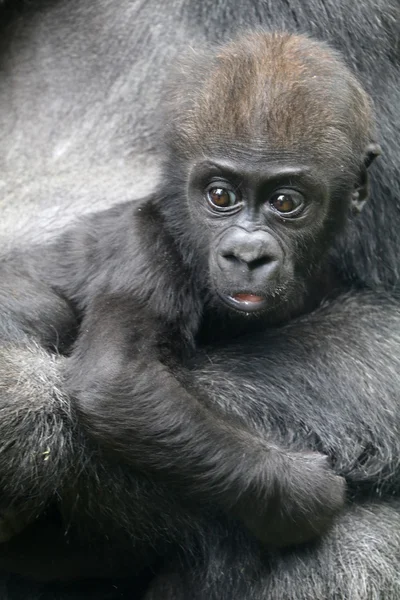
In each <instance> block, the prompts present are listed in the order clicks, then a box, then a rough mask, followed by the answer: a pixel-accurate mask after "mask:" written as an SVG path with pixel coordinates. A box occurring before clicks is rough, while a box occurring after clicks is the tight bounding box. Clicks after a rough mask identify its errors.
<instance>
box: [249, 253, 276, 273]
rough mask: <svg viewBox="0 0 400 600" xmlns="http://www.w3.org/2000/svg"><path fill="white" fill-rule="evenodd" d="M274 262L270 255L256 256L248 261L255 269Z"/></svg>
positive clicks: (252, 268)
mask: <svg viewBox="0 0 400 600" xmlns="http://www.w3.org/2000/svg"><path fill="white" fill-rule="evenodd" d="M270 262H273V259H272V258H270V257H268V256H260V258H255V259H254V260H252V261H250V262H248V263H247V266H248V268H249V269H250V270H251V271H253V270H254V269H258V268H259V267H263V266H264V265H267V264H268V263H270Z"/></svg>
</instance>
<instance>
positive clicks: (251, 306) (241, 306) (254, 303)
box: [223, 293, 267, 312]
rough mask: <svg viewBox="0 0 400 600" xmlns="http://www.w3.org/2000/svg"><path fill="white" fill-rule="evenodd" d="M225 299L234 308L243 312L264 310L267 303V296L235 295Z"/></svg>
mask: <svg viewBox="0 0 400 600" xmlns="http://www.w3.org/2000/svg"><path fill="white" fill-rule="evenodd" d="M223 299H224V300H225V302H226V303H227V304H228V305H229V306H231V307H232V308H236V310H241V311H243V312H255V311H258V310H262V309H263V308H264V306H265V305H266V302H267V300H266V298H265V296H258V295H256V294H250V293H240V294H233V295H231V296H224V297H223Z"/></svg>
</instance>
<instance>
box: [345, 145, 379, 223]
mask: <svg viewBox="0 0 400 600" xmlns="http://www.w3.org/2000/svg"><path fill="white" fill-rule="evenodd" d="M381 153H382V151H381V148H380V146H379V144H375V143H371V144H368V146H367V147H366V148H365V153H364V161H363V164H362V166H361V170H360V175H359V178H358V181H357V183H356V185H355V188H354V191H353V193H352V195H351V210H352V212H353V214H359V213H360V212H361V211H362V209H363V208H364V204H365V203H366V201H367V199H368V195H369V177H368V171H367V169H368V167H369V166H370V165H371V164H372V163H373V162H374V160H375V158H376V157H377V156H379V155H380V154H381Z"/></svg>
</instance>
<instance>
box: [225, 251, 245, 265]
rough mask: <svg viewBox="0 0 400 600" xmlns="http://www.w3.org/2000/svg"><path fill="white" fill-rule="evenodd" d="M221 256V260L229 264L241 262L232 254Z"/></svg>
mask: <svg viewBox="0 0 400 600" xmlns="http://www.w3.org/2000/svg"><path fill="white" fill-rule="evenodd" d="M222 256H223V258H224V259H225V260H227V261H229V262H231V263H234V262H242V261H241V260H240V259H239V258H238V257H237V256H235V255H234V254H232V253H231V254H223V255H222Z"/></svg>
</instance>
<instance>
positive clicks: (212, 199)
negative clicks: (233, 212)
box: [207, 187, 239, 209]
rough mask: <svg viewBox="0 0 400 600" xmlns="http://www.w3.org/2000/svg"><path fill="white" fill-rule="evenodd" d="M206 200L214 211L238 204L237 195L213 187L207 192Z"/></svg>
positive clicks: (224, 189) (221, 188)
mask: <svg viewBox="0 0 400 600" xmlns="http://www.w3.org/2000/svg"><path fill="white" fill-rule="evenodd" d="M207 200H208V202H209V203H210V204H211V206H212V208H214V209H215V208H217V209H227V208H228V209H229V208H233V207H234V206H237V205H238V204H239V198H238V196H237V194H236V193H235V192H233V191H232V190H228V189H227V188H223V187H213V188H210V189H209V190H207Z"/></svg>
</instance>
